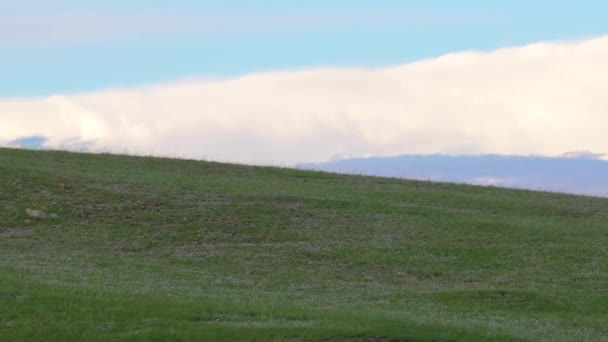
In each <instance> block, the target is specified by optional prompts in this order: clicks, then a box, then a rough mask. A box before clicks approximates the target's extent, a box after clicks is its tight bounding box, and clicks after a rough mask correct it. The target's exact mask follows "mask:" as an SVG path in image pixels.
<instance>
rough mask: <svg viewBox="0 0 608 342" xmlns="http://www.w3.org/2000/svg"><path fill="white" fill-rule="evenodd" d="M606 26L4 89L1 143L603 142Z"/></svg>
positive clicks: (221, 147)
mask: <svg viewBox="0 0 608 342" xmlns="http://www.w3.org/2000/svg"><path fill="white" fill-rule="evenodd" d="M607 79H608V36H605V37H599V38H595V39H588V40H584V41H577V42H554V43H538V44H532V45H528V46H524V47H515V48H507V49H501V50H497V51H494V52H490V53H480V52H460V53H454V54H449V55H446V56H442V57H439V58H436V59H430V60H423V61H420V62H416V63H411V64H406V65H401V66H396V67H390V68H381V69H364V68H360V69H357V68H319V69H311V70H299V71H280V72H267V73H257V74H250V75H246V76H243V77H239V78H234V79H224V80H188V81H180V82H174V83H171V84H161V85H153V86H145V87H139V88H133V89H113V90H105V91H97V92H92V93H85V94H64V95H55V96H50V97H47V98H22V99H15V98H13V99H9V98H7V99H0V141H4V142H5V144H6V143H7V142H10V141H15V140H16V139H20V138H23V137H32V136H37V137H38V136H42V137H46V138H47V140H46V142H45V146H47V147H53V148H61V147H70V146H72V147H74V146H76V147H77V146H80V145H82V144H87V146H89V147H90V148H92V149H98V150H111V151H125V150H126V151H129V152H131V153H137V154H155V155H168V156H182V157H190V158H205V159H212V160H221V161H234V162H246V163H265V164H266V163H270V164H281V165H285V164H294V163H306V162H318V161H324V160H328V159H330V158H335V157H336V156H349V157H356V156H390V155H399V154H433V153H441V154H447V155H454V154H509V155H546V156H559V155H562V154H563V153H566V152H569V151H591V152H593V153H598V155H599V154H602V153H607V152H608V139H606V138H605V137H606V133H607V130H608V115H607V114H608V89H607V88H606V80H607Z"/></svg>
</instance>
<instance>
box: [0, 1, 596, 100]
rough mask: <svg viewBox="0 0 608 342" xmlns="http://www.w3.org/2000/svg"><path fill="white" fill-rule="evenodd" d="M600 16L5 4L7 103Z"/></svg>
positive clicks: (294, 65) (375, 4) (353, 4)
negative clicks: (22, 99) (13, 100)
mask: <svg viewBox="0 0 608 342" xmlns="http://www.w3.org/2000/svg"><path fill="white" fill-rule="evenodd" d="M605 13H608V3H607V2H605V1H586V2H585V1H580V2H576V3H575V2H571V1H544V0H541V1H501V2H498V1H255V2H254V1H221V2H218V1H158V0H157V1H140V0H133V1H116V0H109V1H75V0H47V1H42V0H40V1H36V0H21V1H18V0H0V66H1V69H2V72H1V74H2V75H1V78H0V98H2V97H4V98H11V97H29V96H46V95H52V94H59V93H78V92H86V91H91V90H97V89H104V88H112V87H127V86H138V85H145V84H150V83H162V82H167V81H172V80H179V79H190V78H194V77H230V76H235V75H240V74H245V73H250V72H256V71H268V70H276V69H302V68H310V67H317V66H365V67H379V66H389V65H398V64H402V63H406V62H411V61H415V60H419V59H424V58H428V57H433V56H440V55H443V54H446V53H449V52H454V51H462V50H471V49H473V50H482V51H491V50H494V49H497V48H501V47H508V46H517V45H522V44H527V43H531V42H536V41H543V40H573V39H584V38H588V37H593V36H597V35H601V34H604V33H606V32H608V21H606V20H605ZM49 32H51V33H52V34H51V33H49ZM80 32H82V34H79V33H80Z"/></svg>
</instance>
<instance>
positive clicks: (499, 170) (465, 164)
mask: <svg viewBox="0 0 608 342" xmlns="http://www.w3.org/2000/svg"><path fill="white" fill-rule="evenodd" d="M596 156H599V155H592V154H580V153H577V154H574V155H572V154H568V156H565V157H539V156H528V157H527V156H505V155H460V156H449V155H401V156H394V157H370V158H350V159H341V160H334V161H328V162H324V163H309V164H300V165H298V166H297V167H298V168H302V169H312V170H322V171H330V172H338V173H354V174H363V175H372V176H382V177H397V178H410V179H422V180H433V181H443V182H456V183H468V184H478V185H492V186H501V187H512V188H523V189H531V190H545V191H556V192H566V193H574V194H585V195H593V196H603V197H608V161H604V160H600V159H597V158H593V157H596Z"/></svg>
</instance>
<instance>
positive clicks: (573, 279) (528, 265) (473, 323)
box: [0, 149, 608, 341]
mask: <svg viewBox="0 0 608 342" xmlns="http://www.w3.org/2000/svg"><path fill="white" fill-rule="evenodd" d="M28 208H30V209H35V210H43V211H45V212H47V213H49V214H51V213H53V214H56V215H57V216H58V218H55V219H53V218H35V217H34V218H32V217H29V216H28V215H27V214H26V209H28ZM0 218H1V219H0V340H4V339H6V340H11V341H15V340H46V341H48V340H82V339H86V340H109V339H111V340H148V339H170V340H202V339H204V340H235V339H236V340H239V339H240V340H251V339H253V338H257V339H262V340H264V339H287V340H289V339H292V338H293V339H294V340H302V339H309V340H317V339H325V340H335V339H342V340H351V339H357V340H362V341H363V340H370V341H371V340H385V339H386V340H388V339H389V338H401V339H403V340H415V341H417V340H421V341H424V340H433V339H434V340H487V339H488V338H492V339H493V340H550V341H560V340H563V341H573V340H581V341H582V340H585V341H600V340H607V339H608V328H606V327H608V287H607V286H606V284H608V260H607V257H608V251H607V249H608V200H606V199H600V198H591V197H579V196H567V195H559V194H550V193H540V192H530V191H521V190H508V189H495V188H483V187H474V186H462V185H454V184H439V183H430V182H413V181H403V180H396V179H386V178H373V177H357V176H344V175H333V174H326V173H319V172H307V171H299V170H286V169H277V168H258V167H248V166H238V165H226V164H219V163H208V162H198V161H186V160H169V159H154V158H138V157H128V156H116V155H87V154H71V153H65V152H34V151H24V150H11V149H0Z"/></svg>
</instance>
